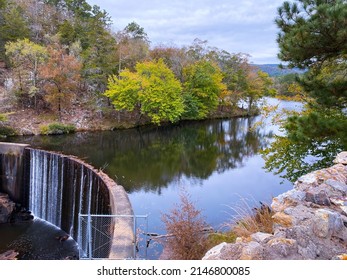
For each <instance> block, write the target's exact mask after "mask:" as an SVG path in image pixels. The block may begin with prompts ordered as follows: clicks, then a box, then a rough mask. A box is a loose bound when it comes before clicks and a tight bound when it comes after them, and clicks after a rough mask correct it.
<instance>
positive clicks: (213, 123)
mask: <svg viewBox="0 0 347 280" xmlns="http://www.w3.org/2000/svg"><path fill="white" fill-rule="evenodd" d="M254 122H255V118H254V117H252V118H235V119H231V120H209V121H201V122H186V123H181V124H179V125H176V126H169V127H156V128H154V127H142V128H138V129H130V130H124V131H107V132H96V133H76V134H73V135H64V136H54V137H50V136H39V137H28V138H21V139H20V141H21V142H26V143H30V144H31V145H32V146H35V147H41V148H44V149H48V150H61V151H63V152H64V153H67V154H73V155H76V156H79V157H81V158H84V159H85V160H86V161H87V162H90V163H91V164H93V165H94V166H96V167H98V168H103V169H104V170H105V171H106V172H107V173H108V174H109V175H110V176H111V177H113V178H115V179H116V180H117V182H118V183H120V184H122V185H123V186H124V187H125V188H126V190H127V191H128V192H129V193H131V192H133V191H137V190H140V189H141V190H144V191H155V192H158V193H160V192H161V188H163V187H167V186H168V184H170V182H173V181H175V180H179V179H180V178H181V177H182V176H185V177H187V178H190V179H193V180H204V179H207V178H209V177H210V176H211V175H212V174H213V172H218V173H223V172H225V171H227V170H229V169H235V168H239V167H242V166H243V164H244V162H245V160H247V158H249V157H252V156H254V155H255V154H257V153H259V151H260V150H261V149H263V148H265V147H266V145H267V143H268V142H269V140H270V139H271V138H272V137H273V135H272V133H271V132H265V130H264V129H260V128H253V124H254ZM13 140H15V139H13Z"/></svg>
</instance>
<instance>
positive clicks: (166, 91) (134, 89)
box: [105, 60, 184, 124]
mask: <svg viewBox="0 0 347 280" xmlns="http://www.w3.org/2000/svg"><path fill="white" fill-rule="evenodd" d="M181 91H182V89H181V84H180V82H179V81H178V80H177V79H176V78H175V76H174V74H173V73H172V71H171V70H170V69H169V68H168V67H167V66H166V65H165V64H164V62H163V61H162V60H159V61H158V62H143V63H138V64H137V65H136V72H135V73H132V72H130V71H129V70H125V71H122V72H121V74H120V78H119V79H118V78H117V77H116V76H113V77H112V78H110V79H109V84H108V90H107V91H106V92H105V95H106V96H107V97H109V98H110V99H111V100H112V103H113V104H114V106H115V108H116V109H125V110H127V111H133V110H134V109H138V110H139V111H140V112H141V113H142V114H146V115H147V116H148V117H150V119H151V120H152V122H153V123H155V124H160V122H163V121H170V122H175V121H177V120H178V119H179V118H180V116H181V115H182V113H183V111H184V104H183V99H182V95H181Z"/></svg>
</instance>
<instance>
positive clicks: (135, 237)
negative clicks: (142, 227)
mask: <svg viewBox="0 0 347 280" xmlns="http://www.w3.org/2000/svg"><path fill="white" fill-rule="evenodd" d="M133 219H134V229H133V231H134V239H135V240H134V241H135V243H134V259H136V250H137V248H136V247H137V236H136V234H137V233H136V215H133Z"/></svg>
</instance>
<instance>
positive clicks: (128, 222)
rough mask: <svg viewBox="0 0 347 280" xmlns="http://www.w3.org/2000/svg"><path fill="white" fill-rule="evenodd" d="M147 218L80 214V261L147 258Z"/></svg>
mask: <svg viewBox="0 0 347 280" xmlns="http://www.w3.org/2000/svg"><path fill="white" fill-rule="evenodd" d="M147 218H148V216H147V215H88V214H85V215H84V214H80V215H79V227H78V228H79V230H78V244H79V257H80V259H146V258H147V247H148V243H147V232H148V219H147Z"/></svg>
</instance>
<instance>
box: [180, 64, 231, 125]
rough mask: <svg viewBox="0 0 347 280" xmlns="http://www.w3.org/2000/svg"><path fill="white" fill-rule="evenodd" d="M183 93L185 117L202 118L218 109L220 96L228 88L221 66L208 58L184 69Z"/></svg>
mask: <svg viewBox="0 0 347 280" xmlns="http://www.w3.org/2000/svg"><path fill="white" fill-rule="evenodd" d="M184 77H185V83H184V85H183V88H184V89H183V95H184V102H185V107H186V109H185V114H184V116H185V118H189V119H202V118H205V117H207V115H208V114H209V113H210V112H212V111H214V110H216V108H217V106H218V104H219V102H220V97H221V95H222V94H223V92H224V91H225V90H226V86H225V85H224V84H223V83H222V80H223V75H222V72H221V70H220V69H219V67H218V66H217V65H216V64H214V63H211V62H209V61H206V60H200V61H198V62H196V63H194V64H192V65H189V66H187V67H186V68H185V69H184Z"/></svg>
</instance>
